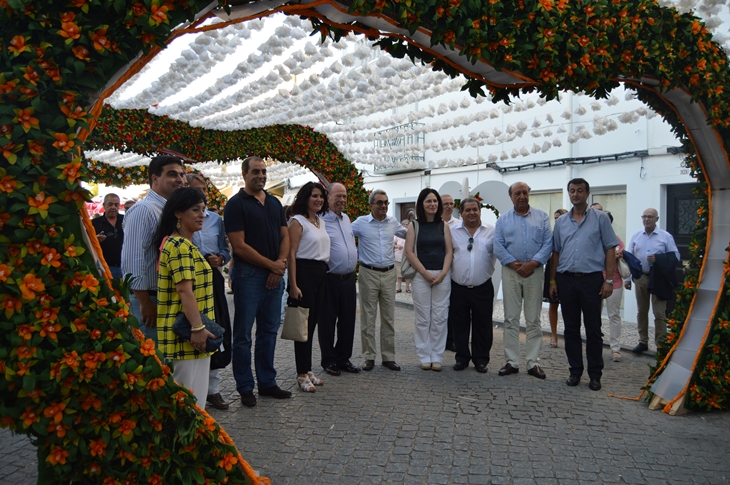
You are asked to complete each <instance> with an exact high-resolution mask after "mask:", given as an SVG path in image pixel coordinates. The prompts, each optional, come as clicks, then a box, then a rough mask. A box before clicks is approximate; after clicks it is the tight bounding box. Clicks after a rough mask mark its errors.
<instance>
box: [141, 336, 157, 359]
mask: <svg viewBox="0 0 730 485" xmlns="http://www.w3.org/2000/svg"><path fill="white" fill-rule="evenodd" d="M139 350H140V352H142V355H146V356H150V355H155V342H154V341H153V340H152V339H151V338H148V339H147V340H145V341H144V342H142V344H141V345H140V346H139Z"/></svg>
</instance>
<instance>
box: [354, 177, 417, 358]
mask: <svg viewBox="0 0 730 485" xmlns="http://www.w3.org/2000/svg"><path fill="white" fill-rule="evenodd" d="M369 203H370V211H371V212H370V214H368V215H366V216H361V217H358V218H357V219H356V220H355V222H353V223H352V232H353V233H354V234H355V236H357V237H358V240H359V247H358V254H359V259H360V278H359V284H360V336H361V340H362V353H363V357H364V358H365V363H364V364H363V366H362V370H366V371H370V370H373V367H374V366H375V355H376V353H377V350H376V347H375V317H376V316H377V313H378V304H380V355H381V356H382V358H383V366H385V367H387V368H388V369H390V370H394V371H399V370H400V366H399V365H398V364H397V363H396V361H395V283H396V279H397V275H396V273H395V251H394V249H393V237H394V236H398V237H400V238H404V239H405V237H406V228H405V227H403V226H401V224H400V222H398V220H397V219H395V218H394V217H391V216H389V215H388V205H389V204H390V202H389V201H388V195H387V194H386V193H385V191H383V190H380V189H375V190H373V191H372V192H371V193H370V198H369Z"/></svg>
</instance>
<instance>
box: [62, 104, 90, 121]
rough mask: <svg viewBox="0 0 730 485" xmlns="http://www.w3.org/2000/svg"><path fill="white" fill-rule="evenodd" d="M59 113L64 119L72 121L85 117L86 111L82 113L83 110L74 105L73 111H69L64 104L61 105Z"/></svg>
mask: <svg viewBox="0 0 730 485" xmlns="http://www.w3.org/2000/svg"><path fill="white" fill-rule="evenodd" d="M61 111H62V112H63V114H65V115H66V118H71V119H73V120H75V119H78V118H81V117H82V116H86V111H84V108H83V107H82V106H79V105H76V106H75V107H74V109H73V110H71V108H69V107H68V106H67V105H65V104H64V105H61Z"/></svg>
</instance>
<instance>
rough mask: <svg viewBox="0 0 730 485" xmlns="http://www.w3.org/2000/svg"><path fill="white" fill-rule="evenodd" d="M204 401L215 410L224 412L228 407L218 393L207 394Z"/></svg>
mask: <svg viewBox="0 0 730 485" xmlns="http://www.w3.org/2000/svg"><path fill="white" fill-rule="evenodd" d="M206 401H207V402H208V404H210V405H211V406H213V407H214V408H215V409H221V410H225V409H228V406H229V405H228V403H227V402H225V401H224V400H223V397H222V396H221V393H220V392H219V393H217V394H208V397H207V398H206Z"/></svg>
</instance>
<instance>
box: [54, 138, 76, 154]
mask: <svg viewBox="0 0 730 485" xmlns="http://www.w3.org/2000/svg"><path fill="white" fill-rule="evenodd" d="M53 137H54V138H55V139H56V142H55V143H54V144H53V146H54V147H56V148H58V149H59V150H61V151H62V152H64V153H65V152H67V151H69V150H70V149H72V148H73V146H74V145H75V142H74V141H73V140H71V139H69V137H68V135H67V134H66V133H56V134H55V135H53Z"/></svg>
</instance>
